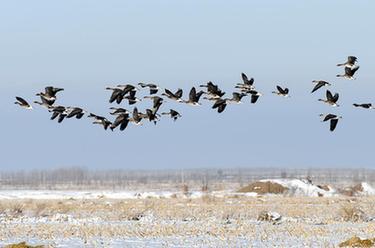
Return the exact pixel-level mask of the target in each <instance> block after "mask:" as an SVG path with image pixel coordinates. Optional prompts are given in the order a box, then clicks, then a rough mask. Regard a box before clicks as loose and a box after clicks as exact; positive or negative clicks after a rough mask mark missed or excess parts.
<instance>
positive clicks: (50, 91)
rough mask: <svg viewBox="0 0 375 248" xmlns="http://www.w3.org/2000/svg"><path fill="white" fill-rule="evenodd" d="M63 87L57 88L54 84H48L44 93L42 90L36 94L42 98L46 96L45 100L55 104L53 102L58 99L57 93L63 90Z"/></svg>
mask: <svg viewBox="0 0 375 248" xmlns="http://www.w3.org/2000/svg"><path fill="white" fill-rule="evenodd" d="M63 90H64V89H63V88H55V87H53V86H47V87H45V89H44V93H43V92H40V93H38V94H36V95H37V96H40V97H41V98H44V99H45V100H47V101H49V102H51V104H50V105H53V103H54V102H55V101H56V94H57V92H59V91H63Z"/></svg>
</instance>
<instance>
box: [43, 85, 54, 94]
mask: <svg viewBox="0 0 375 248" xmlns="http://www.w3.org/2000/svg"><path fill="white" fill-rule="evenodd" d="M44 90H45V93H46V94H47V95H49V96H53V95H54V91H53V87H52V86H47V87H46V88H44Z"/></svg>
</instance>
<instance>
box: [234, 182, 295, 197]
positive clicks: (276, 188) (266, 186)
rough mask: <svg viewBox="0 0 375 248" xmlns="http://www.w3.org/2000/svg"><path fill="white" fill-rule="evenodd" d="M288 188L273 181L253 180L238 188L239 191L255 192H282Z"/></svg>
mask: <svg viewBox="0 0 375 248" xmlns="http://www.w3.org/2000/svg"><path fill="white" fill-rule="evenodd" d="M287 190H288V188H286V187H284V186H282V185H281V184H278V183H273V182H255V183H251V184H249V185H248V186H246V187H243V188H241V189H240V190H238V192H239V193H249V192H255V193H257V194H282V193H284V192H285V191H287Z"/></svg>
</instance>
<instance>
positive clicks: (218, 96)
mask: <svg viewBox="0 0 375 248" xmlns="http://www.w3.org/2000/svg"><path fill="white" fill-rule="evenodd" d="M337 66H344V74H342V75H337V77H342V78H346V79H349V80H352V79H355V78H354V74H355V73H356V71H357V70H358V69H359V66H358V65H357V58H356V57H354V56H349V57H348V59H347V61H346V62H345V63H341V64H337ZM241 76H242V81H243V82H242V83H238V84H236V85H235V89H236V92H233V93H232V97H231V98H225V97H224V95H225V92H223V91H222V90H221V89H220V88H219V86H218V85H215V84H214V83H212V82H208V83H206V84H204V85H200V86H199V87H200V88H202V89H205V90H199V91H198V92H197V89H196V88H195V87H192V88H191V90H190V92H189V96H188V99H186V100H184V99H183V98H182V97H183V90H182V89H178V90H177V91H175V92H172V91H171V90H169V89H164V92H163V93H162V94H160V95H158V92H160V91H161V89H160V87H159V86H158V85H156V84H151V83H149V84H145V83H139V84H138V85H137V86H135V85H132V84H126V85H117V86H116V87H107V88H106V90H108V91H111V96H110V98H109V103H111V104H112V103H117V104H118V105H120V104H122V103H123V101H127V102H128V105H129V107H130V106H131V105H134V104H136V103H138V102H140V101H142V99H141V98H138V97H137V96H136V95H137V92H138V91H139V90H140V89H148V92H149V94H148V95H147V96H144V97H143V99H150V100H151V101H152V107H150V108H147V109H146V110H145V112H144V113H142V112H140V111H139V110H138V108H137V107H134V108H133V110H132V112H131V113H130V112H129V111H128V110H127V109H125V108H122V107H111V108H110V110H111V112H110V115H112V116H115V117H114V120H113V121H110V120H109V119H107V118H106V117H104V116H100V115H96V114H93V113H89V112H87V111H85V110H84V109H83V108H81V107H66V106H60V105H55V102H56V100H57V93H59V92H60V91H63V90H64V89H62V88H56V87H53V86H48V87H46V88H45V90H44V92H40V93H38V94H36V95H37V96H39V97H40V101H34V103H35V104H38V105H40V106H42V107H45V108H46V109H47V110H48V111H49V112H50V113H51V114H52V116H51V120H55V119H57V122H59V123H61V122H62V121H63V120H64V119H66V118H68V119H69V118H76V119H81V118H82V117H83V116H84V115H85V114H86V115H87V116H88V117H89V118H93V124H99V125H102V126H103V128H104V129H105V130H107V129H108V128H109V129H111V130H112V131H113V130H115V129H116V128H119V129H120V130H121V131H123V130H125V129H126V127H127V126H128V124H129V122H131V123H134V124H135V125H141V124H142V120H148V121H150V122H153V123H154V124H156V123H157V122H158V121H159V120H160V118H161V116H163V115H165V116H170V117H171V118H172V119H173V120H174V121H176V120H177V119H178V118H180V117H181V114H180V113H179V112H177V111H176V110H174V109H170V110H169V112H161V113H160V114H159V112H160V111H159V110H160V107H161V106H162V105H163V103H164V102H165V100H166V99H169V100H171V101H175V102H178V103H183V104H188V105H192V106H198V105H201V103H200V99H201V97H202V96H204V97H202V98H203V99H205V100H208V101H211V102H213V105H212V108H213V109H216V110H217V112H218V113H221V112H223V111H224V110H225V109H226V106H227V105H228V104H239V103H241V100H242V98H243V97H246V96H249V97H250V102H251V103H252V104H255V103H256V102H257V101H258V99H259V97H261V96H262V94H261V93H260V92H258V91H257V90H256V88H255V86H254V78H250V79H249V78H248V77H247V76H246V74H244V73H242V74H241ZM313 83H314V84H315V86H314V88H313V89H312V91H311V93H314V92H316V91H317V90H319V89H320V88H322V87H325V86H330V85H331V84H330V83H329V82H327V81H323V80H314V81H313ZM272 93H273V94H275V95H278V96H281V97H290V96H289V89H288V88H283V87H282V86H279V85H277V86H276V90H275V91H272ZM338 99H339V94H338V93H335V94H332V93H331V91H329V90H326V98H325V99H319V101H321V102H324V103H326V104H328V105H331V106H334V107H339V104H338V103H337V102H338ZM16 100H17V101H16V102H15V104H18V105H20V106H21V107H23V108H25V109H32V106H31V105H30V104H29V103H28V102H27V101H26V100H25V99H23V98H22V97H19V96H16ZM353 106H354V107H361V108H365V109H373V108H374V107H373V106H372V104H371V103H362V104H358V103H354V104H353ZM320 116H321V118H322V121H323V122H326V121H330V131H334V130H335V128H336V126H337V123H338V121H339V119H341V118H342V117H341V116H338V115H336V114H332V113H328V114H321V115H320Z"/></svg>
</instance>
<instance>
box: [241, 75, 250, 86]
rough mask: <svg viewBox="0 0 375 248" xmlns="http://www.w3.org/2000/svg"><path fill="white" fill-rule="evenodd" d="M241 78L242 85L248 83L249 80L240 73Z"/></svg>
mask: <svg viewBox="0 0 375 248" xmlns="http://www.w3.org/2000/svg"><path fill="white" fill-rule="evenodd" d="M241 77H242V81H243V82H244V84H247V82H249V79H248V78H247V76H246V74H245V73H243V72H242V73H241Z"/></svg>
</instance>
